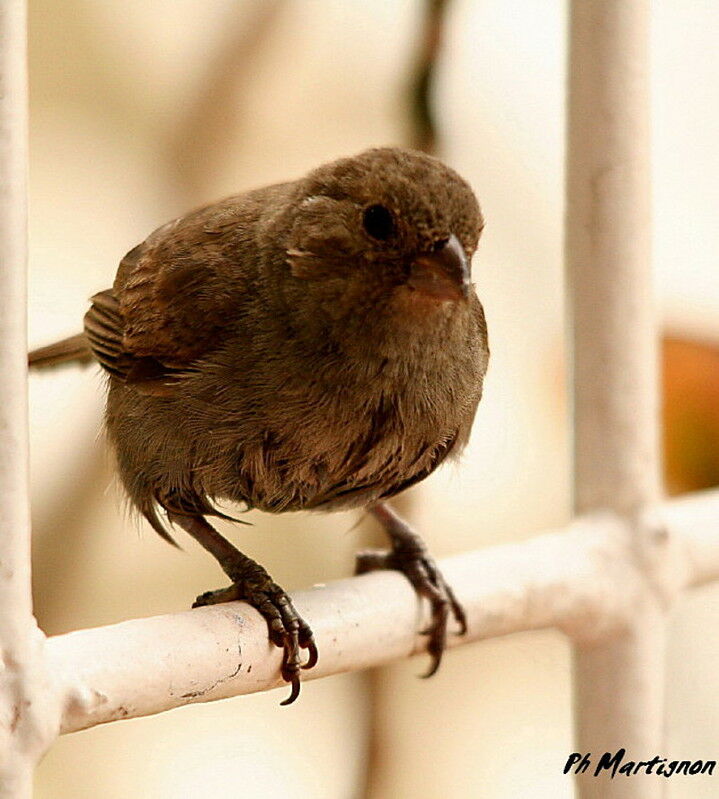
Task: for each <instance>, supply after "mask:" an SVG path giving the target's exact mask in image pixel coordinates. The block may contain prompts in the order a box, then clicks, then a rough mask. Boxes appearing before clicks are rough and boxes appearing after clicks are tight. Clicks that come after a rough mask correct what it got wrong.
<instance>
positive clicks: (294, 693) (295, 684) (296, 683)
mask: <svg viewBox="0 0 719 799" xmlns="http://www.w3.org/2000/svg"><path fill="white" fill-rule="evenodd" d="M291 682H292V690H291V691H290V695H289V696H288V697H287V699H283V700H282V701H281V702H280V705H282V706H283V707H286V706H287V705H291V704H292V703H293V702H294V701H295V699H297V697H298V696H299V695H300V678H299V677H294V678H293V679H292V680H291Z"/></svg>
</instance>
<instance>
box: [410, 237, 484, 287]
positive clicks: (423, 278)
mask: <svg viewBox="0 0 719 799" xmlns="http://www.w3.org/2000/svg"><path fill="white" fill-rule="evenodd" d="M469 278H470V274H469V261H468V260H467V255H466V254H465V252H464V248H463V247H462V245H461V244H460V242H459V239H458V238H457V237H456V236H455V235H454V234H452V235H451V236H450V237H449V238H448V239H447V241H446V242H444V244H443V245H442V246H441V247H440V248H438V249H436V250H434V252H430V253H424V254H422V255H418V256H417V257H416V258H415V259H414V262H413V264H412V268H411V271H410V276H409V279H408V281H407V285H409V286H411V287H412V288H413V289H414V290H415V291H418V292H420V293H421V294H425V295H427V296H429V297H433V298H435V299H437V300H461V299H464V300H466V299H467V298H468V297H469V292H470V288H471V283H470V279H469Z"/></svg>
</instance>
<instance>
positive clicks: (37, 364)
mask: <svg viewBox="0 0 719 799" xmlns="http://www.w3.org/2000/svg"><path fill="white" fill-rule="evenodd" d="M92 360H93V357H92V352H91V351H90V347H89V345H88V343H87V339H86V338H85V334H84V333H78V334H77V335H76V336H70V338H65V339H63V340H62V341H56V342H55V343H54V344H48V346H47V347H39V348H38V349H36V350H33V351H32V352H31V353H30V354H29V355H28V356H27V362H28V365H29V366H30V368H31V369H45V368H47V367H54V366H60V365H61V364H65V363H72V362H73V361H74V362H76V363H90V362H91V361H92Z"/></svg>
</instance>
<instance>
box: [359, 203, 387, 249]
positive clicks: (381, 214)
mask: <svg viewBox="0 0 719 799" xmlns="http://www.w3.org/2000/svg"><path fill="white" fill-rule="evenodd" d="M362 223H363V224H364V229H365V230H366V231H367V232H368V233H369V234H370V236H372V238H373V239H378V240H379V241H386V240H387V239H388V238H389V237H390V236H391V235H392V234H393V233H394V219H393V217H392V212H391V211H390V210H389V209H388V208H385V207H384V205H370V207H369V208H367V209H366V210H365V212H364V218H363V220H362Z"/></svg>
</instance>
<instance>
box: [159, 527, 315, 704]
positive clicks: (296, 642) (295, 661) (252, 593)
mask: <svg viewBox="0 0 719 799" xmlns="http://www.w3.org/2000/svg"><path fill="white" fill-rule="evenodd" d="M168 518H169V519H170V521H171V522H173V523H175V524H177V525H179V526H180V527H182V529H183V530H185V531H187V532H188V533H189V534H190V535H191V536H192V537H193V538H194V539H195V540H196V541H198V542H199V543H200V544H202V546H203V547H204V548H205V549H206V550H207V551H208V552H209V553H210V554H211V555H212V556H213V557H214V558H215V559H216V560H217V562H218V563H219V564H220V566H221V567H222V570H223V571H224V572H225V574H226V575H227V576H228V577H229V578H230V580H232V585H231V586H229V587H228V588H220V589H219V590H217V591H207V592H206V593H204V594H201V595H200V596H198V597H197V599H196V600H195V603H194V605H193V607H199V606H200V605H215V604H217V603H219V602H230V601H232V600H242V601H243V602H247V603H249V604H250V605H252V607H254V608H256V609H257V610H258V611H259V612H260V613H261V614H262V616H264V618H265V620H266V621H267V626H268V628H269V637H270V641H272V643H273V644H274V645H275V646H278V647H280V648H281V649H282V650H283V652H284V654H283V658H282V669H281V673H282V678H283V679H284V680H286V681H287V682H288V683H290V684H291V685H292V690H291V692H290V696H289V697H288V698H287V699H285V700H284V702H282V704H283V705H289V704H291V703H292V702H294V701H295V699H297V697H298V696H299V693H300V676H299V675H300V669H311V668H312V666H314V665H315V663H317V646H316V645H315V641H314V638H313V636H312V630H311V629H310V627H309V625H308V624H307V623H306V622H305V621H304V620H303V619H302V618H301V617H300V616H299V615H298V613H297V611H296V610H295V609H294V606H293V605H292V601H291V600H290V598H289V596H288V595H287V593H286V592H285V591H284V590H283V589H282V588H280V586H279V585H277V583H275V582H274V581H273V579H272V578H271V577H270V575H269V574H268V573H267V572H266V571H265V570H264V569H263V568H262V566H260V565H259V563H255V561H254V560H252V559H251V558H248V557H247V555H243V554H242V552H240V551H239V550H238V549H236V548H235V547H234V546H232V544H230V542H229V541H227V540H226V539H225V538H223V537H222V536H221V535H220V534H219V533H218V532H217V530H215V528H214V527H213V526H212V525H211V524H209V522H207V521H206V520H205V519H204V518H203V517H202V516H191V515H185V514H180V513H173V512H171V511H170V512H169V513H168ZM300 649H307V650H308V653H309V654H308V658H307V662H306V663H304V664H302V662H301V659H300Z"/></svg>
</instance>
